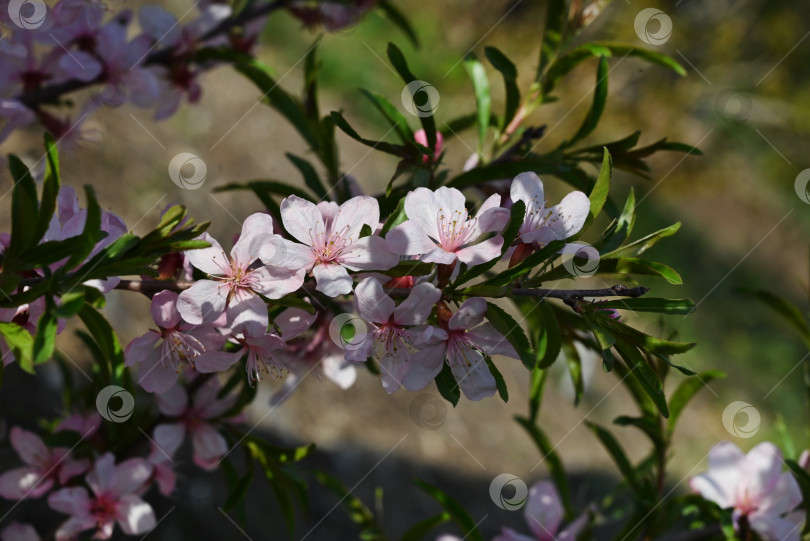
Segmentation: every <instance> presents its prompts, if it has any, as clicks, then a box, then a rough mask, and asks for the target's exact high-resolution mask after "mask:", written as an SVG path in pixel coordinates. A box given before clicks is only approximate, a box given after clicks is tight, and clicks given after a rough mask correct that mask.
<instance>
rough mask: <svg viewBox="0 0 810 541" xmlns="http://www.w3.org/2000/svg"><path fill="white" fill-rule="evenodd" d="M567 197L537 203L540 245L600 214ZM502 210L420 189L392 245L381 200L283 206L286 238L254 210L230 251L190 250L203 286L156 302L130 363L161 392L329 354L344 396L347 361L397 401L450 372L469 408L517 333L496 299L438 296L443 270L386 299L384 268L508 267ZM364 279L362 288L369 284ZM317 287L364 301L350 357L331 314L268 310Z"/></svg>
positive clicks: (490, 389) (488, 390) (301, 365)
mask: <svg viewBox="0 0 810 541" xmlns="http://www.w3.org/2000/svg"><path fill="white" fill-rule="evenodd" d="M532 180H533V182H534V184H533V185H530V182H529V181H532ZM515 185H517V186H519V188H513V191H514V192H515V194H516V196H522V195H523V194H524V193H525V192H526V190H531V193H533V194H535V197H536V194H537V193H542V182H541V181H540V179H539V178H537V177H536V175H535V176H533V177H527V176H526V175H525V174H524V175H521V176H519V177H518V178H517V179H516V180H515ZM583 199H584V203H583V202H582V200H583ZM571 200H574V201H575V203H570V201H571ZM565 201H567V202H568V203H566V205H565V206H564V209H562V210H561V209H557V208H556V207H553V208H552V209H551V210H550V211H549V212H548V213H544V214H543V215H542V216H540V217H538V215H537V213H538V210H537V208H536V205H535V206H527V210H526V215H525V223H524V226H523V227H522V228H521V231H525V232H526V235H528V234H529V231H530V229H531V228H534V229H533V230H536V231H545V230H546V229H548V230H553V231H556V233H555V235H556V237H555V238H557V237H558V238H563V239H564V238H567V237H568V236H571V235H574V234H576V233H577V232H578V231H579V229H580V228H581V227H582V224H583V222H584V216H585V215H587V212H585V214H583V213H582V209H581V205H583V204H584V205H585V207H586V208H587V206H588V198H587V197H586V196H585V195H584V194H582V193H581V192H575V193H574V194H573V195H569V196H568V197H567V198H566V200H565ZM500 203H501V198H500V196H499V195H493V196H491V197H489V198H488V199H486V200H485V201H484V202H483V203H482V204H481V206H480V208H479V209H478V211H477V212H476V213H475V215H474V216H472V215H471V214H470V213H468V210H467V203H466V200H465V197H464V195H463V194H462V193H461V192H460V191H459V190H457V189H455V188H446V187H443V188H439V189H437V190H435V191H431V190H428V189H426V188H417V189H416V190H414V191H413V192H411V193H409V194H408V195H407V196H406V197H405V205H404V208H405V213H406V215H407V220H406V221H404V222H403V223H401V224H399V225H397V226H396V227H394V228H392V229H391V230H390V231H388V233H387V235H385V237H384V238H383V237H382V236H380V235H379V234H378V233H379V232H380V230H381V224H380V211H379V206H378V203H377V200H376V199H374V198H372V197H369V196H364V195H359V196H356V197H353V198H351V199H349V200H348V201H346V202H345V203H343V204H341V205H338V204H337V203H334V202H321V203H319V204H317V205H316V204H314V203H312V202H310V201H307V200H305V199H302V198H300V197H297V196H290V197H287V198H286V199H285V200H284V201H282V203H281V206H280V217H281V225H282V226H283V227H282V228H279V225H278V224H275V223H274V221H273V219H272V218H271V217H270V216H269V215H267V214H261V213H258V214H253V215H251V216H249V217H248V218H247V219H246V220H245V222H244V224H243V226H242V232H241V234H240V236H239V238H238V240H237V241H236V243H235V244H234V246H233V248H232V249H231V251H230V252H229V254H226V253H225V251H224V250H223V249H222V247H221V246H220V244H219V243H218V242H217V241H216V240H215V239H213V238H212V237H211V236H210V235H208V234H204V235H203V236H202V237H201V240H204V241H206V242H207V243H208V244H210V247H208V248H203V249H198V250H190V251H187V252H185V258H186V259H187V260H188V262H189V263H190V264H191V265H192V266H193V267H194V268H196V269H198V270H199V271H201V272H202V273H204V275H205V276H204V278H202V279H200V280H197V281H195V282H193V284H192V285H191V287H189V288H188V289H186V290H184V291H182V292H180V293H179V294H176V293H173V292H171V291H163V292H160V293H158V294H156V295H155V296H154V297H153V299H152V317H153V319H154V321H155V324H156V325H157V329H154V330H150V331H148V332H147V333H146V334H144V335H143V336H141V337H139V338H137V339H135V340H133V341H132V342H131V343H130V344H129V345H128V346H127V349H126V362H127V365H129V366H137V367H138V371H139V376H138V381H139V382H140V384H141V385H142V386H143V387H144V389H146V390H147V391H149V392H157V393H162V392H164V391H166V390H167V389H168V388H169V387H171V386H172V385H174V383H175V382H176V380H177V377H178V374H179V373H181V372H182V371H183V370H184V369H186V368H191V369H194V370H196V371H197V372H202V373H211V372H222V371H225V370H227V369H229V368H231V367H232V366H234V365H235V364H237V363H238V362H239V361H240V359H242V358H243V357H244V358H245V359H246V361H245V370H246V372H247V374H248V378H249V381H250V382H251V384H255V383H256V382H257V381H259V380H260V379H262V376H263V375H271V376H273V377H274V379H279V378H281V377H282V376H283V374H284V373H285V372H291V373H298V374H299V376H300V374H301V371H302V370H303V369H305V367H309V366H313V363H317V361H318V360H319V359H313V358H307V356H310V355H322V356H323V357H324V358H325V359H330V361H329V363H330V368H329V371H330V373H332V374H333V376H334V377H333V378H332V379H335V380H336V381H338V383H339V384H341V385H342V386H346V385H350V384H351V382H352V381H353V379H354V378H353V369H352V368H351V364H348V365H347V364H345V363H361V362H365V361H366V360H367V359H373V360H374V361H375V363H376V364H377V365H378V366H379V367H380V370H381V373H382V384H383V387H384V388H385V390H386V391H387V392H389V393H393V392H394V391H396V390H397V389H399V388H400V387H403V386H404V387H405V388H406V389H409V390H414V391H415V390H420V389H423V388H425V387H426V386H427V385H429V384H430V383H431V382H432V381H433V379H434V378H436V376H437V375H438V374H439V372H441V370H442V368H443V367H444V366H445V364H446V365H447V366H448V367H449V369H450V371H451V372H452V374H453V376H454V377H455V379H456V381H457V382H458V385H459V387H460V388H461V390H462V391H463V392H464V395H465V396H466V397H467V398H468V399H470V400H481V399H482V398H485V397H489V396H492V395H493V394H494V393H495V392H496V382H495V378H494V376H493V375H492V373H491V371H490V369H489V367H488V362H490V357H491V356H492V355H505V356H509V357H512V358H519V357H518V354H517V352H516V351H515V349H514V347H513V346H512V345H511V344H510V342H509V341H508V340H507V339H506V338H505V337H504V335H503V334H501V333H500V332H498V331H497V330H496V329H495V328H494V327H493V326H492V324H490V323H488V322H485V319H486V313H487V309H488V306H487V303H486V301H485V300H484V299H483V298H481V297H472V298H469V299H467V300H465V301H464V302H462V303H461V304H460V305H459V306H458V308H457V310H455V311H453V310H452V309H451V308H450V307H449V306H448V303H447V302H445V300H444V299H443V298H442V292H441V290H440V289H439V287H438V286H439V284H438V281H439V277H438V276H439V274H440V273H439V272H434V273H433V274H431V275H426V276H421V277H416V278H415V279H414V277H409V279H408V280H403V279H401V278H399V279H395V280H394V282H393V283H394V284H398V285H404V286H407V287H406V289H408V292H407V296H406V298H405V299H404V300H403V301H402V302H400V303H399V304H398V305H397V303H396V302H395V301H394V299H393V298H392V297H391V296H389V295H388V294H387V293H386V287H390V285H391V284H389V282H390V281H391V280H390V279H389V278H387V277H386V276H383V275H381V274H379V273H375V272H374V271H383V272H384V271H387V270H389V269H391V268H392V267H394V266H396V265H397V264H398V263H400V259H401V258H402V257H405V258H406V259H404V260H403V264H404V265H408V264H409V263H408V261H411V262H412V263H416V262H417V261H414V260H413V258H418V259H419V260H421V261H422V262H425V263H433V264H437V265H438V267H439V268H444V269H450V270H451V273H452V274H457V273H458V272H459V269H460V266H459V265H457V263H462V264H464V265H466V266H467V267H472V266H474V265H479V264H483V263H487V262H490V261H492V260H493V259H496V258H500V257H501V256H502V254H503V253H504V252H505V251H507V250H509V249H512V247H504V246H503V244H504V239H503V237H502V236H501V235H500V232H501V231H502V230H503V228H504V227H505V226H506V224H507V222H508V221H509V216H510V213H509V210H507V209H506V208H504V207H501V206H500ZM571 208H574V209H575V211H571ZM544 220H545V221H544ZM528 240H529V239H528V238H526V239H524V238H521V239H518V240H517V241H516V242H520V243H525V242H526V241H528ZM544 241H545V242H548V241H550V238H548V236H542V235H541V236H540V237H532V239H531V240H530V242H532V243H533V245H534V246H538V247H539V246H542V245H543V242H544ZM412 263H411V264H412ZM350 273H355V274H350ZM355 276H357V277H358V278H360V281H359V282H358V283H357V285H356V286H355ZM310 277H311V279H312V280H314V286H315V287H314V289H315V290H316V291H318V292H320V293H322V294H324V295H326V296H327V297H338V296H341V295H348V294H351V293H353V294H354V296H353V302H354V309H355V311H356V312H357V313H358V314H359V316H360V317H361V318H362V320H363V322H364V326H365V330H364V335H363V336H362V337H360V338H361V339H360V340H358V341H357V343H353V344H352V345H351V347H346V346H345V345H344V344H341V343H338V342H341V341H340V340H338V341H337V342H335V341H334V340H333V341H332V343H331V344H332V345H331V347H330V346H322V345H321V344H325V343H327V342H328V340H329V338H330V335H329V334H328V333H326V332H324V329H325V328H326V327H325V326H324V325H323V324H321V325H320V329H321V330H318V328H317V326H316V327H314V328H313V325H315V323H316V321H318V320H319V319H322V316H321V315H319V314H318V313H311V312H307V311H305V310H302V309H296V310H295V311H293V310H292V309H288V310H286V311H284V312H281V313H279V314H278V315H277V316H276V317H274V318H272V320H271V319H270V317H269V316H268V306H267V303H268V301H269V302H270V305H271V306H272V301H273V300H275V299H281V298H283V297H285V296H286V295H289V294H292V293H295V292H296V291H298V290H299V289H301V288H302V287H304V286H305V282H306V281H307V280H309V279H310ZM312 312H315V308H314V307H313V308H312ZM332 315H333V316H334V315H336V314H332ZM293 320H294V322H293ZM305 333H307V334H308V335H310V338H309V343H308V345H307V346H306V347H304V348H302V347H301V346H296V345H294V344H291V343H290V341H294V340H295V339H296V338H297V337H299V336H302V335H303V334H305ZM336 343H337V345H338V346H342V347H343V349H344V350H345V351H343V352H342V353H343V355H341V354H340V352H339V351H336V350H335V347H334V345H335V344H336ZM223 346H224V347H223ZM341 357H342V359H341ZM349 370H351V372H349ZM341 373H345V374H347V375H346V376H339V374H341ZM348 374H352V375H351V376H349V375H348ZM346 378H349V379H346Z"/></svg>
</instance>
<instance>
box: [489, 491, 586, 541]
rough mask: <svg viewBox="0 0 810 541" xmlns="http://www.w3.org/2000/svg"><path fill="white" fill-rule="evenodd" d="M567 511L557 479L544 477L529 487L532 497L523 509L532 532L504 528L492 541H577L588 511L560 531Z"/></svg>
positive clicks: (530, 496)
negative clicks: (549, 480) (547, 479)
mask: <svg viewBox="0 0 810 541" xmlns="http://www.w3.org/2000/svg"><path fill="white" fill-rule="evenodd" d="M564 514H565V510H564V509H563V505H562V501H561V500H560V495H559V493H558V492H557V488H556V487H555V486H554V484H553V483H550V482H548V481H540V482H539V483H535V484H534V485H533V486H532V487H531V489H529V497H528V499H527V501H526V507H524V509H523V516H524V517H525V519H526V524H527V525H528V526H529V530H531V532H532V535H522V534H519V533H517V532H516V531H514V530H513V529H511V528H503V529H502V532H501V535H499V536H497V537H495V538H494V539H493V540H492V541H554V540H559V541H576V538H577V536H578V535H579V533H580V532H581V531H582V529H583V528H584V527H585V524H587V522H588V515H587V514H583V515H581V516H580V517H578V518H576V519H574V520H573V521H572V522H571V523H570V524H569V525H568V527H567V528H565V529H564V530H562V531H560V524H561V523H562V519H563V515H564Z"/></svg>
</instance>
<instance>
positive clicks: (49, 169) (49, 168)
mask: <svg viewBox="0 0 810 541" xmlns="http://www.w3.org/2000/svg"><path fill="white" fill-rule="evenodd" d="M45 158H46V169H45V178H44V179H43V181H42V201H41V202H40V205H39V216H38V217H37V226H36V232H35V233H34V238H35V239H36V240H35V242H39V241H40V240H42V237H43V236H44V235H45V232H46V231H47V230H48V226H49V225H50V222H51V218H52V217H53V213H54V211H55V210H56V198H57V197H58V196H59V186H60V184H61V181H60V178H59V153H58V151H57V149H56V142H55V141H54V139H53V136H51V134H49V133H46V134H45Z"/></svg>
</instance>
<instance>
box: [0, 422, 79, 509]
mask: <svg viewBox="0 0 810 541" xmlns="http://www.w3.org/2000/svg"><path fill="white" fill-rule="evenodd" d="M11 446H12V447H13V448H14V450H15V451H17V454H18V455H19V456H20V458H21V459H22V461H23V462H25V464H26V465H25V466H22V467H20V468H15V469H13V470H9V471H7V472H5V473H4V474H3V475H2V476H0V496H2V497H3V498H6V499H8V500H22V499H25V498H39V497H40V496H42V495H43V494H45V493H47V492H48V491H49V490H50V489H51V488H52V487H53V485H54V484H55V483H59V484H64V483H65V482H67V481H68V480H69V479H71V478H72V477H75V476H77V475H80V474H82V473H84V472H85V471H86V470H87V468H88V466H89V463H88V461H87V460H74V459H73V458H72V457H71V456H70V450H69V449H67V448H65V447H54V448H49V447H48V446H46V445H45V442H43V441H42V439H41V438H40V437H39V436H37V435H36V434H34V433H33V432H29V431H27V430H23V429H22V428H19V427H16V426H15V427H14V428H12V429H11Z"/></svg>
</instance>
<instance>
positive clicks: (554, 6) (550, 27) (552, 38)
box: [535, 0, 568, 81]
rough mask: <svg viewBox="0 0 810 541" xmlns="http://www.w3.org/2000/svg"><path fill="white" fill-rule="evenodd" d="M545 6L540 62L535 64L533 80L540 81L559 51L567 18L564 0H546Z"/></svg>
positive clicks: (566, 7) (566, 6)
mask: <svg viewBox="0 0 810 541" xmlns="http://www.w3.org/2000/svg"><path fill="white" fill-rule="evenodd" d="M546 6H547V7H546V24H545V31H544V32H543V42H542V44H541V45H540V62H539V63H538V66H537V76H536V77H535V81H540V79H541V77H543V74H544V73H545V71H546V68H547V67H548V65H549V64H550V63H551V61H552V59H554V57H555V56H557V54H558V53H559V50H560V47H561V46H562V43H563V38H564V36H565V25H566V21H567V20H568V5H567V2H566V0H548V2H547V3H546Z"/></svg>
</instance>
